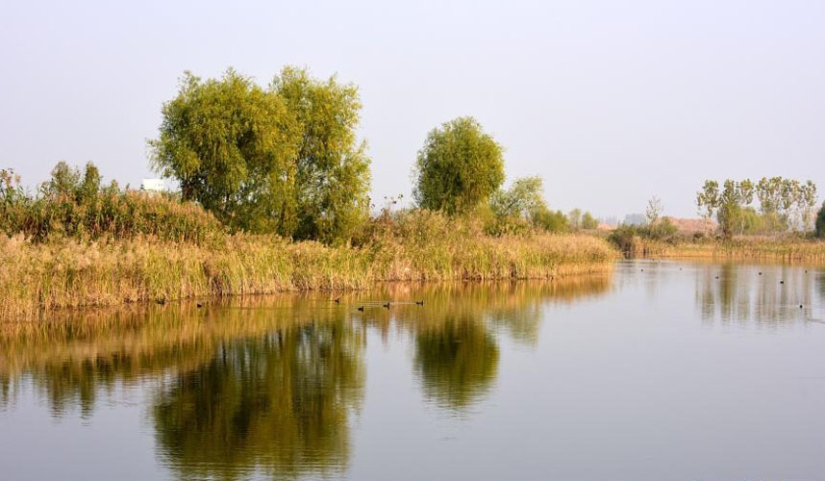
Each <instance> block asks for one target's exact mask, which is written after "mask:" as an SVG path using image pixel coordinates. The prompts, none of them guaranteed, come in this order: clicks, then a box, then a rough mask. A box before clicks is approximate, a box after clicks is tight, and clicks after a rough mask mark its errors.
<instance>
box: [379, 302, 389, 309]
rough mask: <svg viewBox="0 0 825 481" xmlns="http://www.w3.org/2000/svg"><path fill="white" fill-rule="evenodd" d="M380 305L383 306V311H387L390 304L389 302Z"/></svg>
mask: <svg viewBox="0 0 825 481" xmlns="http://www.w3.org/2000/svg"><path fill="white" fill-rule="evenodd" d="M381 305H382V306H384V309H389V308H390V303H389V302H387V303H386V304H381Z"/></svg>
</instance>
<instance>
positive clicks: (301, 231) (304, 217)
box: [272, 67, 370, 243]
mask: <svg viewBox="0 0 825 481" xmlns="http://www.w3.org/2000/svg"><path fill="white" fill-rule="evenodd" d="M272 89H273V92H274V94H276V95H278V96H279V97H280V98H281V99H283V101H284V103H285V104H286V106H287V108H288V109H289V111H290V112H292V113H293V114H294V115H295V116H296V118H297V121H298V124H299V126H300V131H301V135H300V139H301V140H300V143H299V144H298V152H297V156H296V159H295V168H296V175H297V177H296V186H295V187H296V193H297V197H296V206H297V228H296V230H295V237H296V238H298V239H316V240H321V241H323V242H326V243H334V242H340V241H346V240H348V239H349V238H350V237H351V236H352V234H353V232H354V230H355V229H356V228H357V227H358V226H360V225H362V224H363V223H364V222H366V220H367V219H368V218H369V197H368V193H369V188H370V170H369V166H370V159H369V158H368V157H367V155H366V144H365V143H363V142H360V143H359V142H358V140H357V136H356V130H357V128H358V122H359V111H360V110H361V102H360V99H359V96H358V89H357V88H356V87H355V86H354V85H351V84H349V85H340V84H338V83H337V82H336V80H335V78H334V77H332V78H329V79H327V80H326V81H323V82H322V81H318V80H314V79H312V78H311V77H310V76H309V74H308V73H307V71H306V70H302V69H296V68H292V67H287V68H284V69H283V70H282V71H281V74H280V75H279V76H278V77H277V78H276V79H275V81H274V82H273V85H272Z"/></svg>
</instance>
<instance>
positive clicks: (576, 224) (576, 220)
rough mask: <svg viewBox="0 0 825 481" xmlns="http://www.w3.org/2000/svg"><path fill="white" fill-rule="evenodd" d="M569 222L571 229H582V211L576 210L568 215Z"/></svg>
mask: <svg viewBox="0 0 825 481" xmlns="http://www.w3.org/2000/svg"><path fill="white" fill-rule="evenodd" d="M567 222H568V225H570V228H571V229H573V230H579V229H581V227H582V211H581V209H579V208H575V209H573V210H571V211H570V213H568V214H567Z"/></svg>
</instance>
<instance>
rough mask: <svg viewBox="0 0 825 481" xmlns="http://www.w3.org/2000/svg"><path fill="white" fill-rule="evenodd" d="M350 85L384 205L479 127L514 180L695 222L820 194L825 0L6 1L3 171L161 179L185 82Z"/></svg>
mask: <svg viewBox="0 0 825 481" xmlns="http://www.w3.org/2000/svg"><path fill="white" fill-rule="evenodd" d="M288 64H291V65H298V66H306V67H308V68H310V70H311V71H312V73H313V74H314V75H315V76H318V77H326V76H328V75H331V74H333V73H337V74H338V76H339V79H340V80H342V81H345V82H353V83H355V84H357V85H358V86H359V87H360V92H361V98H362V101H363V104H364V109H363V119H362V128H361V135H362V136H363V137H364V138H365V139H366V140H367V141H368V143H369V152H370V155H371V157H372V159H373V164H372V171H373V197H374V198H375V199H378V200H379V203H380V199H381V198H383V197H384V196H390V195H397V194H403V195H404V196H405V198H409V197H410V191H411V181H410V172H411V169H412V165H413V163H414V159H415V155H416V152H417V150H418V149H419V148H420V147H421V145H422V143H423V141H424V138H425V137H426V135H427V132H428V131H429V130H431V129H432V128H433V127H435V126H437V125H440V124H441V123H443V122H445V121H447V120H450V119H453V118H455V117H458V116H464V115H472V116H474V117H476V118H477V119H478V120H479V121H480V122H481V124H482V125H483V126H484V127H485V129H486V130H487V131H488V132H489V133H491V134H492V135H493V136H494V137H495V138H496V139H497V140H498V141H499V142H500V143H501V144H502V145H504V146H505V148H506V166H507V177H508V183H509V181H511V180H512V179H513V178H516V177H520V176H526V175H536V174H538V175H541V176H542V177H543V178H544V180H545V190H546V198H547V201H548V202H549V204H550V206H551V207H552V208H558V209H562V210H564V211H567V210H569V209H572V208H574V207H580V208H582V209H588V210H591V211H592V212H593V213H594V214H595V215H597V216H602V217H607V216H618V217H622V216H624V214H626V213H630V212H642V211H644V207H645V204H646V203H647V200H648V199H649V198H650V197H651V196H653V195H658V196H659V197H661V199H662V200H663V202H664V205H665V213H666V214H669V215H676V216H695V211H696V209H695V207H694V204H693V202H694V197H695V193H696V191H697V190H698V189H699V187H700V186H701V184H702V181H703V180H704V179H706V178H725V177H733V178H744V177H751V178H760V177H763V176H772V175H782V176H785V177H792V178H799V179H811V180H813V181H814V182H816V183H817V184H818V185H819V187H820V191H821V194H820V199H822V198H823V194H825V1H823V0H810V1H804V0H776V1H759V0H741V1H726V0H712V1H710V0H709V1H705V0H690V1H688V0H680V1H666V0H651V1H641V0H638V1H630V0H628V1H607V0H605V1H598V2H597V1H583V0H570V1H519V0H510V1H500V2H492V1H478V0H476V1H470V0H465V1H446V0H441V1H426V0H417V1H415V2H406V3H404V4H401V3H400V2H388V1H378V0H358V1H329V2H314V1H296V0H293V1H290V2H278V1H270V2H264V1H261V2H241V1H235V2H231V3H230V2H225V3H224V2H206V1H197V2H174V1H142V2H132V3H131V4H128V5H127V4H125V2H89V1H77V0H75V1H72V2H63V1H61V2H57V1H55V2H36V1H33V0H28V1H15V0H4V1H3V2H2V4H0V167H12V168H14V169H15V170H16V171H18V172H19V173H20V174H22V175H23V177H24V181H26V182H27V183H28V184H30V185H33V184H35V183H39V182H41V181H43V180H45V179H46V178H47V176H48V172H49V171H50V170H51V168H52V166H53V165H54V164H55V163H56V162H57V161H59V160H67V161H69V162H71V163H76V164H83V163H85V162H86V161H89V160H91V161H93V162H95V163H96V164H97V165H98V166H99V167H100V169H101V171H102V173H103V175H104V176H105V177H106V178H107V179H112V178H115V179H117V180H118V181H120V182H121V184H125V183H131V184H132V185H133V186H136V185H138V184H139V183H140V180H141V179H142V178H143V177H147V176H152V174H151V171H150V170H149V167H148V161H147V157H148V151H147V148H146V139H149V138H154V137H155V136H156V135H157V128H158V126H159V125H160V121H161V116H160V110H161V106H162V104H163V102H165V101H167V100H169V99H171V98H172V97H173V96H174V95H175V94H176V92H177V87H178V78H179V77H180V76H181V74H182V72H183V71H184V70H191V71H192V72H193V73H195V74H196V75H199V76H202V77H213V76H219V75H220V74H221V73H222V72H223V71H224V70H225V69H226V68H227V67H229V66H233V67H235V68H236V69H237V70H238V71H240V72H241V73H244V74H247V75H251V76H253V77H254V78H255V79H256V80H257V81H258V82H259V83H260V84H262V85H266V84H268V83H269V81H270V80H271V78H272V77H273V76H274V75H275V74H276V73H277V72H278V71H279V70H280V69H281V67H283V66H284V65H288Z"/></svg>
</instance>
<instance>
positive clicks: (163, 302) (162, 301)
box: [155, 298, 166, 306]
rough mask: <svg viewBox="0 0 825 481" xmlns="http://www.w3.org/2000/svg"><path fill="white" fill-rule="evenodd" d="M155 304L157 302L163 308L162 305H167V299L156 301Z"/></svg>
mask: <svg viewBox="0 0 825 481" xmlns="http://www.w3.org/2000/svg"><path fill="white" fill-rule="evenodd" d="M155 302H157V303H158V304H160V305H161V306H162V305H164V304H166V299H164V298H160V299H155Z"/></svg>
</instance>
